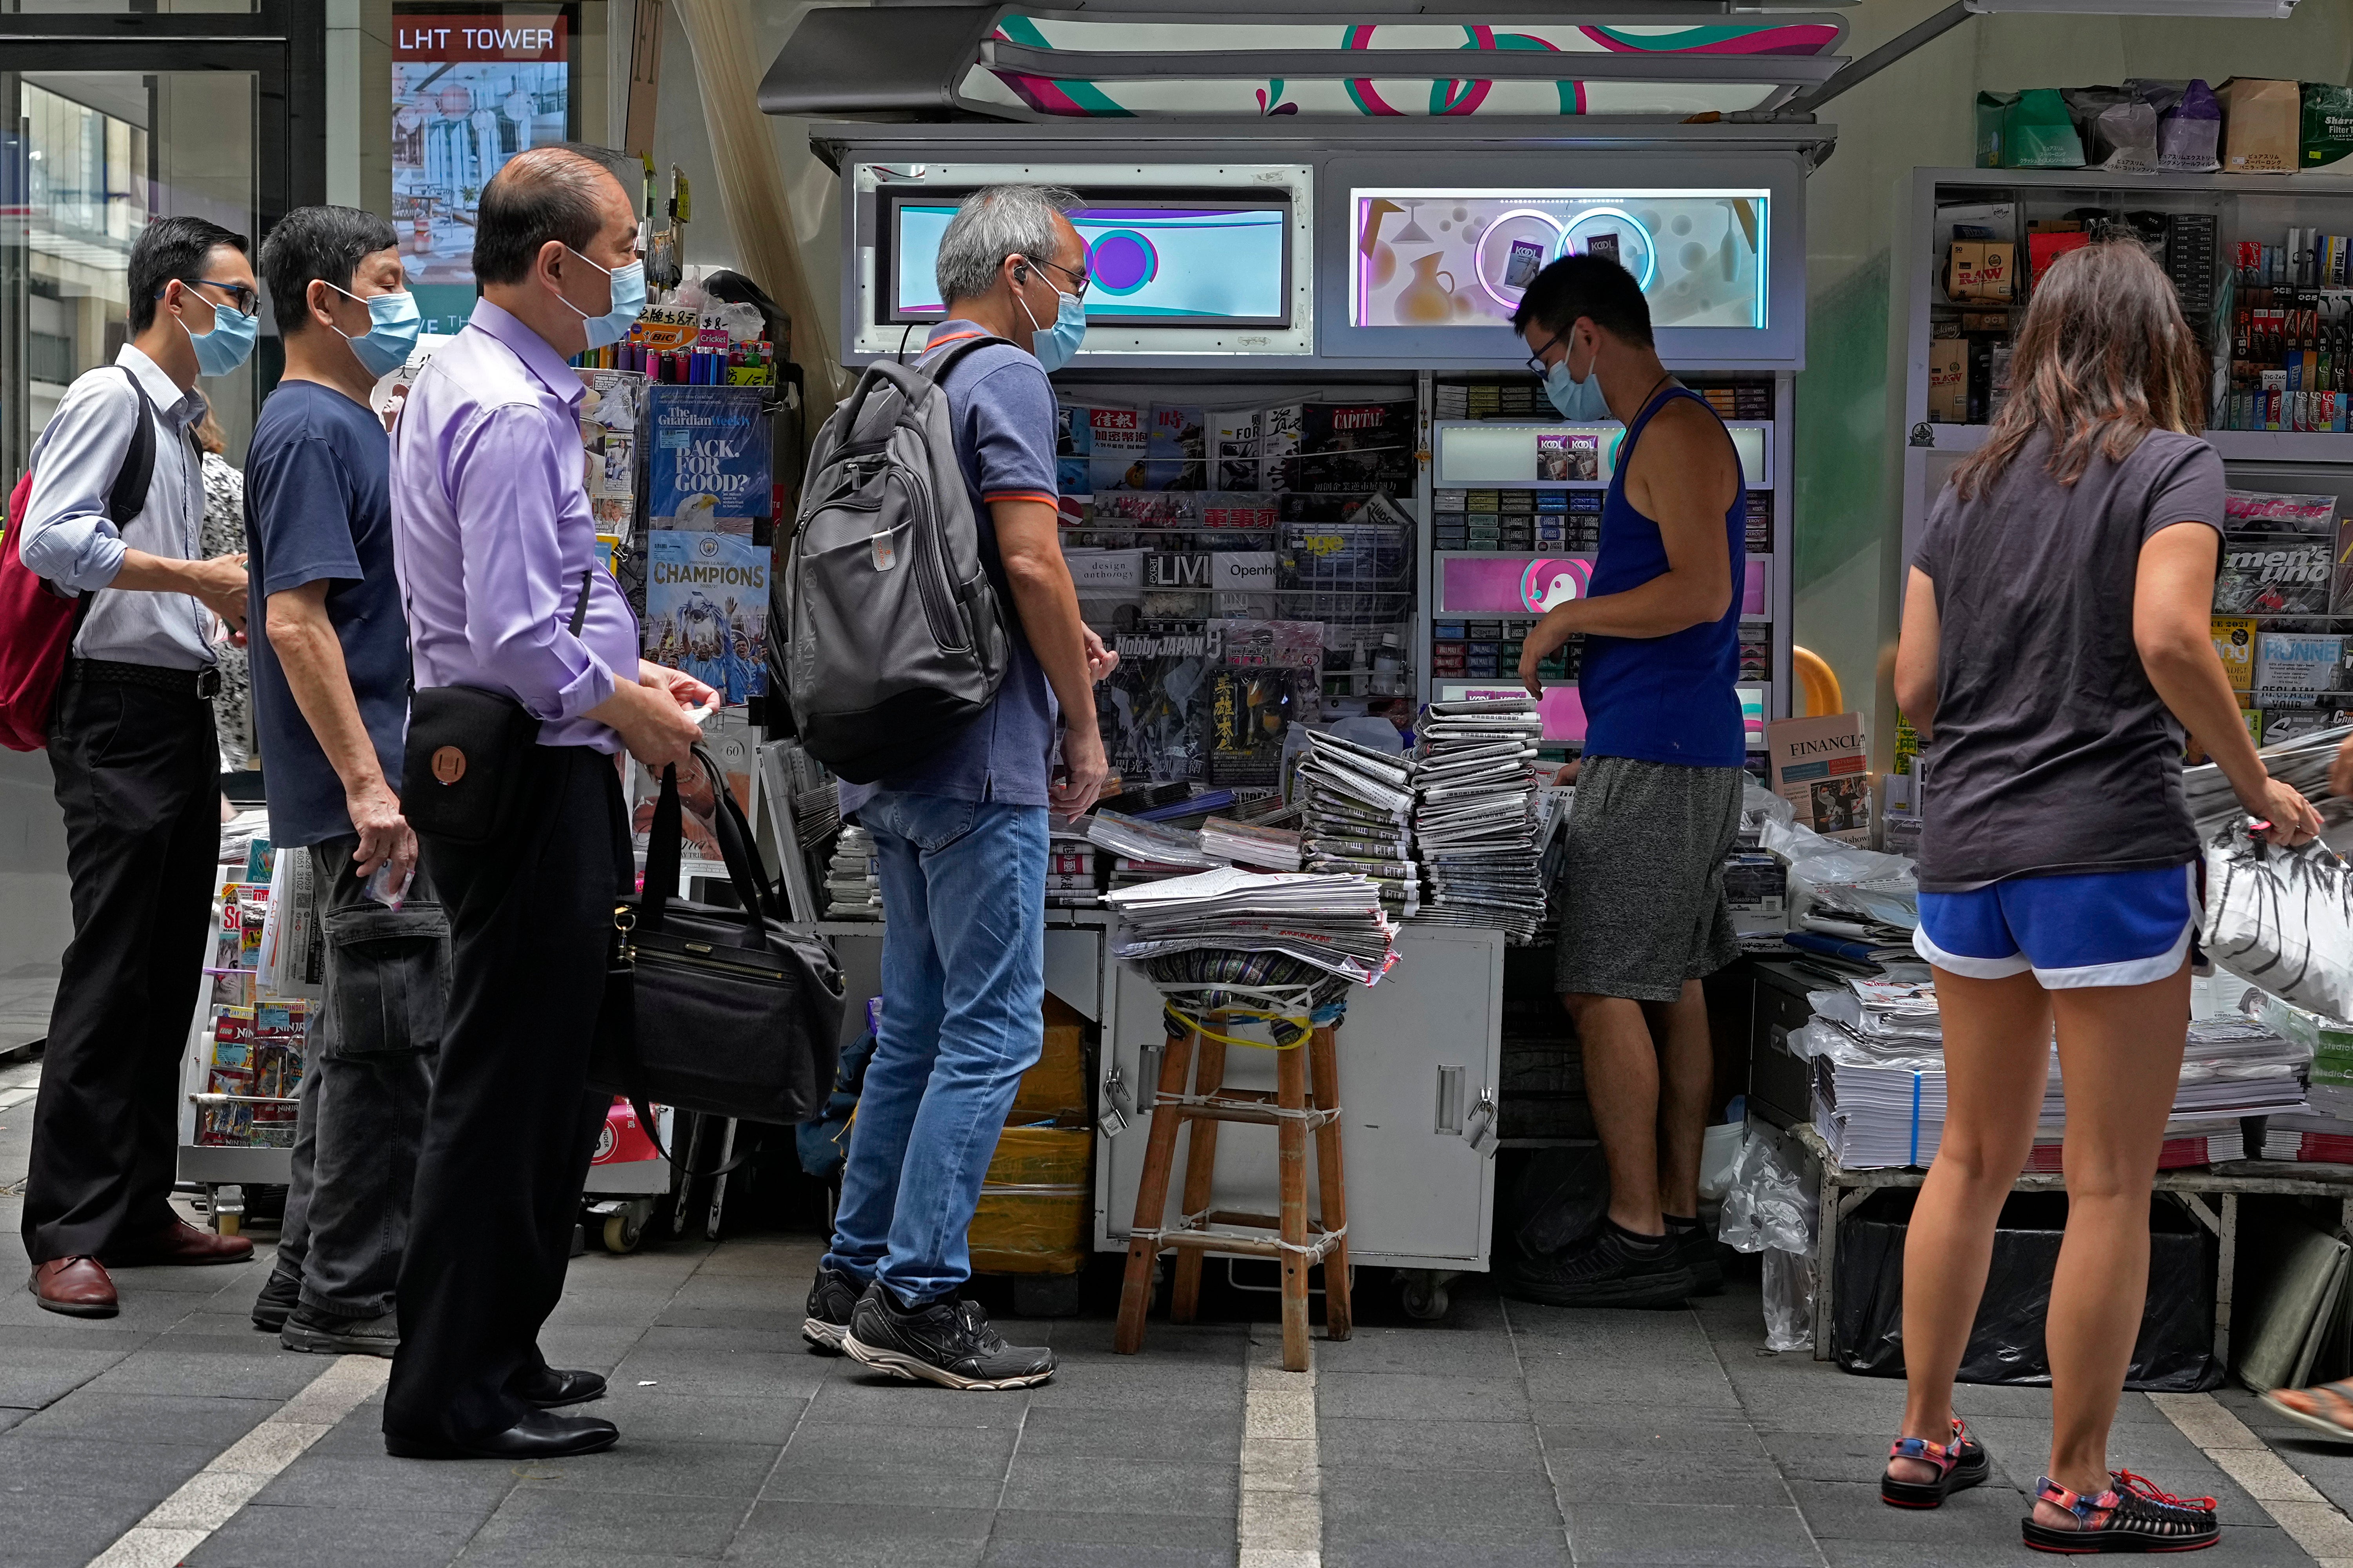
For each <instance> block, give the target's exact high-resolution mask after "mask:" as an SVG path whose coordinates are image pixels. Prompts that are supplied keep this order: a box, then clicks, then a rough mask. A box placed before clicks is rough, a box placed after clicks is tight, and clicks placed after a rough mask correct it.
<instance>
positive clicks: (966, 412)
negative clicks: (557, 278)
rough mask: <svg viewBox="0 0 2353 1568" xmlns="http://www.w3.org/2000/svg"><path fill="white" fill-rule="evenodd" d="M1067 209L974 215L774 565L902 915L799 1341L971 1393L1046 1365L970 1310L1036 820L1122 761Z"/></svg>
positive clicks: (842, 429) (1038, 913)
mask: <svg viewBox="0 0 2353 1568" xmlns="http://www.w3.org/2000/svg"><path fill="white" fill-rule="evenodd" d="M1074 201H1075V198H1074V197H1072V196H1071V195H1069V194H1068V193H1066V192H1061V191H1054V190H1048V189H1044V188H1041V187H1039V186H1035V185H998V186H994V187H991V188H989V189H987V190H982V191H977V192H976V193H974V194H973V195H970V196H968V197H966V198H965V201H964V203H963V205H961V206H960V207H959V208H958V209H957V211H956V216H955V219H954V220H953V221H952V222H951V223H950V224H949V225H948V227H947V231H946V233H945V234H944V236H943V237H942V238H941V241H940V249H939V259H938V264H937V265H938V278H939V286H940V295H941V298H942V299H943V300H945V301H946V302H947V317H948V319H947V320H946V321H943V322H941V323H940V324H939V325H938V326H936V327H934V329H933V330H932V333H931V339H930V342H929V343H928V344H927V345H926V347H925V350H924V353H923V357H922V358H921V359H919V360H918V361H916V362H915V363H913V365H910V366H901V365H896V364H883V365H877V366H875V367H873V368H872V369H871V370H870V371H869V372H868V373H867V376H866V379H865V381H864V382H863V383H861V384H860V388H859V390H858V393H857V394H856V395H854V396H853V397H852V399H851V400H850V402H849V404H846V405H844V406H843V408H842V409H841V410H840V411H839V412H838V413H837V414H836V416H835V417H834V419H833V420H832V421H831V422H829V423H828V427H827V428H826V430H825V431H824V432H823V433H822V434H821V435H820V436H819V437H818V444H817V448H816V451H815V452H814V453H813V454H812V457H811V461H810V475H811V478H810V480H809V482H808V484H807V487H806V489H805V492H804V493H805V498H806V499H805V500H804V501H803V505H802V510H801V515H800V518H799V519H798V521H797V523H796V525H795V526H796V537H795V539H794V541H793V542H792V544H791V547H790V552H789V556H788V563H787V567H786V574H785V579H786V581H785V594H786V600H787V605H786V614H787V619H788V623H789V626H790V629H791V634H792V641H791V647H789V648H788V649H787V650H786V654H785V658H784V660H783V663H784V668H785V682H784V684H785V686H786V693H787V696H788V698H789V700H790V701H791V704H792V708H793V714H794V719H795V721H796V722H797V725H798V726H799V729H800V732H801V735H802V738H803V742H804V743H805V744H807V746H808V747H809V749H810V751H811V752H813V753H815V754H816V755H818V757H819V758H820V759H822V760H824V761H826V762H827V763H828V764H829V765H831V766H832V767H833V768H834V769H835V770H836V771H837V772H838V773H840V774H841V776H842V778H843V781H844V782H843V784H842V789H841V810H842V816H843V817H844V818H845V819H852V820H855V821H856V822H858V823H859V824H860V826H863V827H865V828H866V829H867V831H868V832H870V833H871V834H872V835H873V836H874V843H875V854H876V858H878V859H879V860H880V862H881V881H882V909H883V917H884V921H885V922H886V923H885V926H884V935H883V943H882V1019H881V1030H880V1033H879V1041H878V1044H877V1047H876V1049H875V1053H874V1058H873V1062H872V1065H871V1067H869V1068H868V1069H867V1074H866V1087H865V1092H864V1095H863V1097H862V1099H861V1100H860V1103H859V1108H858V1116H857V1121H856V1126H855V1129H854V1131H852V1133H851V1135H850V1145H849V1165H848V1168H847V1170H846V1171H845V1172H844V1173H843V1177H842V1189H841V1202H840V1206H839V1213H838V1215H837V1217H836V1220H835V1227H834V1236H833V1246H832V1248H831V1250H830V1251H828V1253H827V1255H826V1257H825V1259H824V1261H823V1262H822V1263H820V1264H819V1265H818V1276H817V1282H816V1284H815V1285H814V1286H812V1287H811V1289H810V1290H809V1300H808V1313H807V1320H806V1321H804V1323H803V1325H802V1333H803V1335H804V1337H806V1338H807V1340H808V1341H809V1342H810V1343H811V1344H813V1345H815V1346H817V1347H818V1348H819V1349H820V1350H827V1351H839V1352H846V1353H848V1354H849V1355H851V1356H853V1357H855V1358H857V1359H858V1360H859V1361H861V1362H863V1363H866V1364H868V1365H870V1366H873V1367H877V1368H880V1369H881V1370H883V1371H887V1372H890V1373H894V1374H896V1375H898V1376H900V1377H903V1378H906V1379H909V1380H910V1381H913V1380H915V1379H923V1380H924V1381H927V1382H931V1383H935V1384H942V1385H944V1386H945V1387H949V1388H957V1389H979V1388H1026V1387H1029V1386H1030V1385H1032V1384H1039V1383H1043V1382H1045V1381H1046V1380H1047V1379H1048V1378H1050V1377H1051V1376H1052V1375H1053V1373H1054V1354H1053V1352H1051V1351H1050V1350H1047V1349H1044V1348H1042V1347H1039V1348H1026V1347H1018V1346H1010V1345H1008V1344H1006V1343H1005V1342H1004V1341H1003V1340H1002V1339H1000V1338H998V1336H997V1334H996V1332H995V1331H992V1330H991V1329H990V1327H989V1325H988V1319H987V1314H986V1313H984V1312H983V1311H982V1310H981V1309H980V1308H979V1307H978V1306H976V1305H975V1304H973V1303H971V1302H969V1301H958V1300H956V1291H957V1289H958V1287H960V1286H962V1285H963V1284H964V1282H965V1279H968V1278H970V1276H971V1273H972V1263H971V1258H970V1256H969V1254H968V1253H967V1251H966V1248H965V1230H966V1229H967V1227H969V1226H970V1225H971V1224H972V1215H973V1210H974V1207H975V1206H976V1205H977V1203H978V1202H979V1197H980V1184H981V1178H982V1175H983V1174H984V1173H985V1172H986V1171H987V1167H988V1161H989V1157H990V1155H991V1154H993V1153H994V1152H996V1148H997V1134H998V1132H999V1131H1001V1130H1002V1129H1003V1127H1004V1125H1005V1118H1006V1115H1007V1113H1008V1111H1009V1110H1011V1109H1012V1105H1013V1097H1014V1093H1015V1090H1016V1089H1018V1086H1019V1084H1020V1080H1021V1075H1022V1073H1023V1072H1025V1071H1026V1070H1028V1068H1029V1067H1030V1066H1031V1065H1032V1064H1033V1063H1035V1062H1036V1061H1037V1059H1038V1056H1039V1049H1040V1048H1041V1046H1042V1044H1043V1035H1042V1022H1041V1013H1040V1010H1041V1008H1042V1007H1043V1005H1044V1001H1045V877H1046V844H1047V837H1046V817H1047V813H1048V811H1049V809H1051V810H1053V811H1054V812H1056V813H1059V814H1064V815H1076V814H1078V813H1080V812H1083V811H1085V810H1086V809H1087V808H1088V806H1090V805H1092V804H1093V801H1094V798H1095V795H1096V793H1097V791H1098V790H1100V789H1101V788H1102V786H1103V778H1104V774H1105V773H1106V771H1107V764H1106V763H1105V760H1104V755H1103V739H1102V736H1101V735H1100V734H1099V733H1098V732H1097V730H1096V726H1095V717H1094V714H1095V708H1094V698H1093V694H1092V681H1094V680H1097V679H1102V678H1103V676H1104V675H1107V674H1109V673H1110V671H1111V668H1112V666H1113V664H1114V663H1116V656H1115V655H1112V654H1107V653H1105V652H1104V651H1103V645H1102V643H1101V642H1100V641H1099V640H1098V639H1097V638H1096V637H1094V635H1093V634H1092V632H1090V631H1089V630H1088V629H1087V627H1086V626H1085V625H1084V624H1083V623H1082V621H1081V620H1080V618H1079V602H1078V595H1077V593H1076V591H1075V590H1074V589H1073V588H1072V586H1071V574H1070V569H1069V567H1068V566H1067V565H1065V564H1064V563H1063V560H1062V552H1061V543H1060V536H1059V534H1058V531H1057V529H1058V526H1059V525H1058V523H1057V521H1056V513H1055V482H1054V468H1055V463H1054V435H1055V431H1054V394H1053V389H1052V387H1051V386H1050V384H1048V382H1047V380H1046V376H1047V373H1048V372H1050V371H1051V370H1054V369H1056V368H1058V367H1059V366H1060V365H1061V364H1063V363H1066V362H1067V361H1068V360H1069V359H1070V356H1071V353H1073V352H1074V351H1075V350H1076V349H1077V347H1078V344H1079V340H1080V338H1081V337H1082V336H1083V335H1084V333H1085V331H1086V316H1085V313H1084V310H1083V307H1082V304H1081V300H1082V297H1083V295H1084V294H1085V292H1086V288H1087V283H1088V278H1087V272H1086V246H1085V244H1084V242H1083V241H1082V240H1081V239H1080V237H1079V234H1078V231H1077V230H1076V229H1075V228H1073V227H1072V226H1071V222H1070V219H1069V218H1067V217H1066V216H1063V214H1064V212H1065V210H1066V209H1067V208H1069V207H1070V206H1071V205H1073V203H1074ZM951 453H952V455H953V461H954V466H955V469H956V470H957V473H956V475H955V476H954V477H950V476H948V475H947V474H946V472H945V469H946V467H947V464H946V462H945V461H944V459H946V458H948V457H949V456H950V455H951ZM934 472H936V473H938V474H939V475H940V478H941V482H940V484H939V485H936V486H935V485H933V484H930V483H928V482H926V477H927V475H928V474H930V473H934ZM959 491H960V492H961V493H960V494H959V493H957V492H959ZM1058 734H1059V737H1060V758H1061V771H1060V776H1057V775H1056V773H1055V770H1054V763H1053V758H1054V754H1055V750H1056V741H1057V736H1058Z"/></svg>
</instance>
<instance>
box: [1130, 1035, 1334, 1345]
mask: <svg viewBox="0 0 2353 1568" xmlns="http://www.w3.org/2000/svg"><path fill="white" fill-rule="evenodd" d="M1203 1023H1205V1024H1206V1026H1207V1027H1206V1028H1198V1027H1197V1028H1194V1029H1190V1030H1187V1032H1185V1033H1184V1034H1183V1035H1181V1036H1178V1035H1172V1036H1170V1037H1169V1039H1168V1044H1167V1048H1166V1052H1165V1053H1164V1055H1163V1057H1162V1058H1161V1063H1160V1086H1159V1090H1158V1092H1157V1094H1156V1095H1155V1097H1154V1099H1153V1102H1152V1107H1153V1111H1154V1114H1153V1118H1152V1131H1151V1133H1150V1136H1149V1139H1148V1142H1146V1145H1145V1156H1144V1179H1143V1182H1142V1184H1140V1185H1139V1186H1138V1187H1137V1189H1136V1194H1135V1225H1134V1228H1133V1229H1132V1230H1130V1231H1129V1232H1128V1243H1127V1279H1126V1282H1125V1285H1124V1288H1123V1289H1121V1291H1120V1298H1119V1329H1118V1332H1117V1334H1116V1335H1115V1336H1114V1337H1113V1341H1112V1347H1113V1349H1114V1350H1116V1351H1118V1352H1120V1353H1121V1354H1123V1355H1133V1354H1134V1353H1135V1352H1137V1351H1139V1350H1142V1349H1143V1348H1144V1318H1145V1312H1146V1311H1147V1310H1149V1309H1150V1307H1151V1305H1152V1265H1153V1260H1154V1259H1155V1258H1157V1257H1158V1256H1159V1255H1160V1253H1161V1252H1162V1251H1163V1250H1164V1249H1173V1250H1174V1251H1175V1252H1176V1285H1175V1291H1174V1294H1173V1296H1172V1297H1171V1300H1170V1302H1169V1316H1170V1318H1171V1319H1172V1320H1173V1321H1176V1322H1180V1323H1189V1322H1191V1321H1193V1315H1194V1313H1195V1311H1196V1310H1198V1307H1199V1304H1200V1293H1201V1255H1202V1254H1203V1253H1205V1252H1219V1253H1227V1254H1232V1255H1238V1256H1240V1257H1244V1258H1279V1259H1280V1260H1281V1261H1282V1364H1283V1365H1284V1366H1285V1367H1287V1368H1289V1369H1290V1370H1291V1371H1293V1372H1305V1371H1306V1370H1307V1368H1308V1364H1309V1353H1310V1352H1309V1350H1308V1340H1307V1271H1308V1269H1309V1268H1313V1267H1314V1265H1316V1264H1317V1263H1321V1264H1323V1265H1324V1329H1325V1331H1326V1332H1327V1333H1328V1334H1329V1335H1330V1337H1331V1338H1333V1339H1335V1340H1345V1339H1346V1338H1347V1337H1348V1336H1349V1334H1350V1332H1351V1331H1352V1328H1353V1325H1352V1323H1351V1321H1350V1315H1349V1309H1348V1194H1347V1183H1346V1178H1345V1165H1344V1163H1343V1158H1342V1155H1341V1152H1340V1069H1339V1062H1338V1056H1339V1053H1338V1051H1337V1049H1336V1048H1335V1042H1334V1038H1333V1036H1334V1032H1335V1028H1334V1026H1331V1025H1319V1026H1315V1027H1314V1028H1312V1029H1310V1030H1309V1032H1308V1035H1307V1037H1306V1038H1305V1039H1304V1040H1303V1041H1302V1042H1301V1043H1299V1044H1297V1045H1295V1046H1291V1047H1282V1048H1278V1049H1277V1050H1276V1051H1275V1058H1274V1061H1275V1080H1274V1081H1275V1089H1274V1091H1273V1092H1272V1093H1271V1094H1270V1093H1268V1092H1267V1091H1266V1090H1264V1089H1233V1088H1229V1087H1228V1086H1227V1085H1226V1082H1225V1073H1226V1044H1227V1042H1226V1041H1225V1040H1224V1039H1222V1038H1219V1036H1221V1035H1223V1034H1224V1033H1225V1027H1226V1023H1227V1020H1226V1016H1225V1015H1223V1014H1221V1013H1212V1014H1210V1015H1209V1016H1208V1018H1206V1019H1205V1020H1203ZM1245 1043H1248V1042H1245ZM1188 1080H1189V1081H1190V1083H1191V1085H1192V1089H1191V1092H1189V1093H1188V1092H1187V1081H1188ZM1311 1080H1312V1081H1311ZM1226 1121H1249V1122H1256V1123H1258V1124H1260V1125H1261V1126H1264V1125H1269V1124H1271V1125H1272V1126H1273V1127H1274V1129H1275V1139H1276V1145H1277V1148H1278V1150H1279V1163H1278V1164H1277V1167H1276V1178H1277V1189H1278V1191H1279V1192H1280V1194H1281V1196H1282V1204H1281V1207H1282V1213H1281V1214H1280V1215H1254V1214H1236V1213H1232V1212H1229V1211H1228V1210H1224V1209H1212V1208H1210V1207H1209V1206H1208V1205H1209V1203H1210V1191H1211V1186H1212V1184H1213V1183H1214V1182H1215V1180H1216V1176H1217V1159H1218V1126H1219V1123H1220V1122H1226ZM1180 1127H1190V1128H1191V1129H1192V1138H1191V1140H1190V1142H1189V1144H1188V1146H1187V1152H1186V1159H1185V1192H1184V1204H1183V1213H1182V1215H1180V1216H1179V1218H1178V1219H1177V1221H1176V1224H1175V1225H1173V1226H1170V1225H1166V1223H1165V1221H1166V1211H1167V1204H1168V1176H1169V1170H1170V1167H1171V1166H1172V1165H1173V1164H1174V1163H1176V1131H1177V1129H1178V1128H1180ZM1311 1129H1312V1130H1313V1131H1314V1133H1315V1176H1316V1181H1317V1184H1318V1186H1319V1189H1320V1191H1319V1193H1318V1197H1319V1199H1320V1201H1321V1204H1322V1207H1323V1215H1322V1218H1321V1219H1320V1220H1314V1219H1310V1218H1309V1217H1308V1215H1307V1134H1308V1132H1309V1131H1310V1130H1311ZM1213 1226H1222V1227H1226V1228H1222V1229H1213V1228H1212V1227H1213ZM1250 1231H1258V1232H1269V1233H1271V1234H1261V1235H1250V1234H1247V1233H1248V1232H1250Z"/></svg>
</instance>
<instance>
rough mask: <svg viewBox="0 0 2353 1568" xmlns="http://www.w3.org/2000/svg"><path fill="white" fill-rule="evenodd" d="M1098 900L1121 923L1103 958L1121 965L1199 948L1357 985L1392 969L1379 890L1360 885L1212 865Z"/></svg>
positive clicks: (1390, 938) (1356, 880)
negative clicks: (1311, 970)
mask: <svg viewBox="0 0 2353 1568" xmlns="http://www.w3.org/2000/svg"><path fill="white" fill-rule="evenodd" d="M1104 902H1106V903H1108V904H1109V905H1110V906H1111V907H1112V908H1113V909H1114V910H1117V911H1118V912H1119V913H1120V915H1121V916H1122V917H1123V918H1122V920H1121V921H1120V924H1119V926H1118V928H1117V930H1116V931H1114V932H1113V936H1112V952H1113V954H1114V955H1115V956H1117V957H1120V958H1124V959H1135V960H1142V959H1149V958H1158V957H1161V956H1162V955H1164V954H1166V953H1172V952H1197V951H1203V950H1208V951H1215V952H1282V953H1288V954H1290V955H1291V956H1292V957H1293V958H1296V959H1299V960H1300V961H1301V962H1303V963H1311V964H1314V966H1315V967H1316V968H1318V969H1321V970H1324V971H1326V972H1327V973H1333V974H1337V975H1340V976H1341V977H1343V978H1344V979H1348V980H1353V981H1356V983H1357V984H1361V985H1370V984H1373V982H1375V981H1377V980H1378V979H1379V978H1380V977H1381V976H1382V975H1383V974H1385V973H1388V967H1389V965H1390V964H1392V963H1396V962H1397V952H1396V949H1395V947H1394V946H1393V942H1394V939H1395V937H1396V928H1395V927H1394V926H1392V925H1391V924H1390V923H1389V921H1388V916H1387V915H1386V914H1385V913H1384V912H1383V910H1382V908H1381V895H1380V889H1377V887H1375V886H1374V885H1373V883H1372V881H1371V880H1370V879H1367V878H1364V877H1349V876H1325V875H1321V874H1318V873H1315V872H1311V871H1300V872H1291V873H1281V872H1277V873H1271V874H1269V873H1261V872H1256V871H1245V870H1241V869H1240V868H1235V867H1230V866H1221V867H1219V868H1215V869H1213V870H1208V871H1202V872H1199V873H1198V874H1196V875H1194V876H1190V877H1179V878H1176V879H1173V880H1170V881H1165V882H1155V883H1153V884H1152V885H1150V886H1148V887H1137V888H1120V889H1113V891H1112V892H1110V893H1109V894H1107V895H1105V898H1104Z"/></svg>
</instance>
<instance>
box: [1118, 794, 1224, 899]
mask: <svg viewBox="0 0 2353 1568" xmlns="http://www.w3.org/2000/svg"><path fill="white" fill-rule="evenodd" d="M1086 825H1087V829H1086V832H1087V841H1088V842H1089V843H1091V844H1092V845H1093V846H1094V847H1096V848H1098V849H1101V850H1103V851H1104V852H1105V853H1106V854H1109V855H1110V856H1112V857H1113V859H1112V863H1111V885H1112V887H1113V889H1114V890H1115V889H1120V888H1132V887H1135V886H1137V885H1138V884H1140V883H1146V882H1159V881H1165V880H1166V879H1168V878H1171V877H1185V876H1189V875H1191V874H1192V873H1193V872H1195V871H1198V870H1199V869H1201V868H1203V867H1206V866H1214V865H1216V864H1217V860H1216V859H1215V858H1213V857H1211V856H1210V855H1208V854H1207V853H1206V852H1204V851H1203V849H1202V848H1201V836H1200V834H1199V833H1198V832H1196V831H1195V830H1194V829H1192V828H1189V827H1172V826H1169V825H1167V824H1166V823H1162V822H1146V821H1145V820H1144V819H1143V818H1141V817H1135V816H1128V815H1127V814H1126V813H1124V812H1118V811H1113V810H1110V809H1109V808H1107V807H1100V806H1099V807H1097V808H1096V810H1095V814H1094V815H1093V816H1091V817H1088V818H1086Z"/></svg>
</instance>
